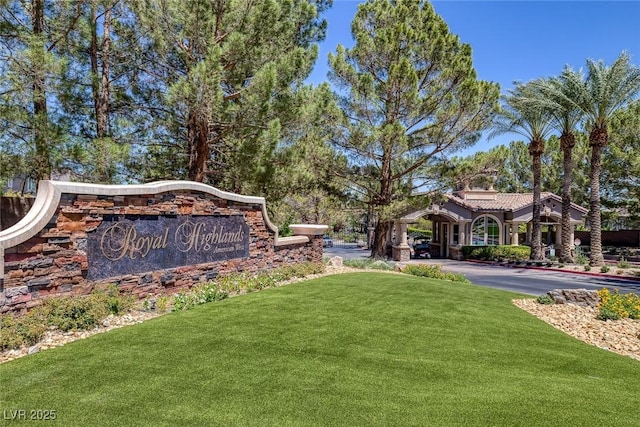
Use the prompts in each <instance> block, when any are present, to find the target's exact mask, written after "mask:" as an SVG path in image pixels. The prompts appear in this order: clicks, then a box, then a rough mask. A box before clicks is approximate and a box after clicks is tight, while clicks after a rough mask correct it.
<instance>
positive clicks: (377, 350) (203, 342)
mask: <svg viewBox="0 0 640 427" xmlns="http://www.w3.org/2000/svg"><path fill="white" fill-rule="evenodd" d="M516 296H517V295H516V294H512V293H506V292H501V291H497V290H492V289H489V288H481V287H476V286H472V285H466V284H459V283H456V284H454V283H450V282H443V281H438V280H433V279H424V278H419V277H412V276H403V275H390V274H380V273H354V274H345V275H336V276H328V277H324V278H321V279H317V280H313V281H309V282H304V283H298V284H294V285H288V286H285V287H281V288H277V289H271V290H267V291H262V292H260V293H254V294H249V295H245V296H241V297H237V298H232V299H229V300H225V301H222V302H217V303H212V304H208V305H204V306H200V307H198V308H196V309H194V310H191V311H187V312H180V313H173V314H169V315H166V316H163V317H161V318H157V319H154V320H151V321H148V322H145V323H144V324H141V325H137V326H134V327H128V328H123V329H119V330H116V331H112V332H110V333H108V334H102V335H96V336H94V337H91V338H89V339H87V340H84V341H77V342H74V343H72V344H69V345H67V346H64V347H61V348H58V349H54V350H49V351H46V352H43V353H40V354H36V355H33V356H29V357H27V358H23V359H18V360H15V361H13V362H9V363H6V364H4V365H0V387H1V391H0V393H1V399H2V400H1V407H2V409H3V410H4V411H7V415H8V414H10V413H9V412H8V411H15V410H17V409H25V410H27V414H28V411H29V410H37V409H42V410H50V409H53V410H55V411H56V416H57V419H56V420H55V421H54V422H48V423H47V425H64V426H74V425H78V426H109V425H113V426H127V425H132V426H143V425H152V426H160V425H167V426H175V425H188V426H195V425H203V426H204V425H225V426H227V425H260V426H264V425H277V426H285V425H300V426H308V425H331V426H337V425H348V426H351V425H366V426H371V425H385V426H387V425H402V426H405V425H465V426H466V425H478V426H488V425H523V426H531V425H616V426H621V425H637V422H638V408H639V407H640V397H639V396H640V381H638V378H640V363H638V362H637V361H634V360H632V359H630V358H626V357H623V356H619V355H615V354H612V353H609V352H606V351H603V350H599V349H596V348H594V347H591V346H588V345H586V344H584V343H582V342H580V341H577V340H575V339H573V338H570V337H568V336H566V335H564V334H563V333H561V332H559V331H557V330H555V329H553V328H551V327H549V326H547V325H546V324H544V323H543V322H541V321H539V320H538V319H536V318H534V317H532V316H530V315H528V314H527V313H525V312H523V311H521V310H520V309H518V308H516V307H515V306H513V305H512V304H511V302H510V301H511V299H512V298H514V297H516ZM5 418H6V417H5ZM3 421H4V422H6V423H9V424H10V423H11V422H10V421H9V420H3Z"/></svg>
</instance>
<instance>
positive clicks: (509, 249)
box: [462, 245, 531, 261]
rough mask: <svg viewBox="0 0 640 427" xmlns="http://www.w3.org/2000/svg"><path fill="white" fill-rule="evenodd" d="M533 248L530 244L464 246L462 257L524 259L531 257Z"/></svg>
mask: <svg viewBox="0 0 640 427" xmlns="http://www.w3.org/2000/svg"><path fill="white" fill-rule="evenodd" d="M530 255H531V248H530V247H529V246H511V245H501V246H463V247H462V257H463V258H464V259H488V260H494V259H504V260H510V261H524V260H527V259H529V256H530Z"/></svg>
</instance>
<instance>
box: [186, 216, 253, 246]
mask: <svg viewBox="0 0 640 427" xmlns="http://www.w3.org/2000/svg"><path fill="white" fill-rule="evenodd" d="M204 228H205V227H204V224H202V223H200V224H194V223H192V222H190V221H187V222H185V223H184V224H182V225H181V226H179V227H178V229H177V230H176V235H175V241H176V247H177V248H178V250H179V251H180V252H189V251H192V250H193V251H196V252H201V251H210V250H211V249H212V247H213V246H217V245H218V244H220V243H237V242H241V241H242V240H243V239H244V231H243V230H242V227H238V229H237V230H236V231H235V232H226V233H225V232H224V230H225V228H224V227H223V226H220V227H218V226H215V227H213V230H211V231H208V230H205V229H204ZM225 250H226V251H234V250H235V248H234V247H230V249H228V248H225ZM215 252H224V250H222V248H216V250H215Z"/></svg>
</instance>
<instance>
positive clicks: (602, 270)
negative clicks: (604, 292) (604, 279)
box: [600, 264, 610, 273]
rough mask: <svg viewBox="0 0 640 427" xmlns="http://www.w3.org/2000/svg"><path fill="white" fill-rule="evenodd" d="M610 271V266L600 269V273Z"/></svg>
mask: <svg viewBox="0 0 640 427" xmlns="http://www.w3.org/2000/svg"><path fill="white" fill-rule="evenodd" d="M609 270H610V268H609V266H608V265H606V264H605V265H603V266H602V267H600V273H608V272H609Z"/></svg>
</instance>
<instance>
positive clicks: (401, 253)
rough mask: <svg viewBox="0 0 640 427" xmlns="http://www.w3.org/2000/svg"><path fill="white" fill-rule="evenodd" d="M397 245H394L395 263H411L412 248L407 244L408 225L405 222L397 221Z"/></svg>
mask: <svg viewBox="0 0 640 427" xmlns="http://www.w3.org/2000/svg"><path fill="white" fill-rule="evenodd" d="M395 229H396V243H397V244H396V245H393V256H392V257H393V260H394V261H400V262H404V261H409V260H410V259H411V248H410V247H409V245H408V244H407V224H406V223H404V222H400V221H396V222H395Z"/></svg>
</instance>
